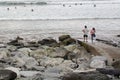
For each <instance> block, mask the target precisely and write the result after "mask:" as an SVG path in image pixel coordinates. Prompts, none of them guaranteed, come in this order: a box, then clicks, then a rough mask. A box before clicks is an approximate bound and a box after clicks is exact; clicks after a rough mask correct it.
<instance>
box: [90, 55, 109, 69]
mask: <svg viewBox="0 0 120 80" xmlns="http://www.w3.org/2000/svg"><path fill="white" fill-rule="evenodd" d="M106 65H107V58H106V57H104V56H93V57H92V59H91V62H90V67H92V68H105V67H106Z"/></svg>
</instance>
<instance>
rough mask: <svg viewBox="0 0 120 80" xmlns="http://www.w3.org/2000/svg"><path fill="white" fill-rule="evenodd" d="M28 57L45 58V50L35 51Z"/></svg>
mask: <svg viewBox="0 0 120 80" xmlns="http://www.w3.org/2000/svg"><path fill="white" fill-rule="evenodd" d="M30 56H32V57H34V58H35V59H40V58H42V57H44V56H47V51H45V49H37V50H33V51H31V52H30Z"/></svg>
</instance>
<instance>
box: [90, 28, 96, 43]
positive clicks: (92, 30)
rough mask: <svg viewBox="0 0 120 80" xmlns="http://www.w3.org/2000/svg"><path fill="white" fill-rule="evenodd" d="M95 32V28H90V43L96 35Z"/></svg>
mask: <svg viewBox="0 0 120 80" xmlns="http://www.w3.org/2000/svg"><path fill="white" fill-rule="evenodd" d="M95 32H96V30H95V28H92V29H91V31H90V34H91V41H92V43H93V40H94V38H95V37H96V35H95Z"/></svg>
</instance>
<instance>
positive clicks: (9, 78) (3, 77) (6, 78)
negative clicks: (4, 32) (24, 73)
mask: <svg viewBox="0 0 120 80" xmlns="http://www.w3.org/2000/svg"><path fill="white" fill-rule="evenodd" d="M16 78H17V74H16V73H15V72H13V71H11V70H5V69H4V70H0V80H15V79H16Z"/></svg>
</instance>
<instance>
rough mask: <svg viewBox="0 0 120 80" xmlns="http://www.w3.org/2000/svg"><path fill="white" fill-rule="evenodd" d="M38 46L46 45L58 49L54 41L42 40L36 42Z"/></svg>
mask: <svg viewBox="0 0 120 80" xmlns="http://www.w3.org/2000/svg"><path fill="white" fill-rule="evenodd" d="M38 44H41V45H46V46H50V47H58V46H59V44H58V43H57V41H56V40H54V39H43V40H41V41H38Z"/></svg>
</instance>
